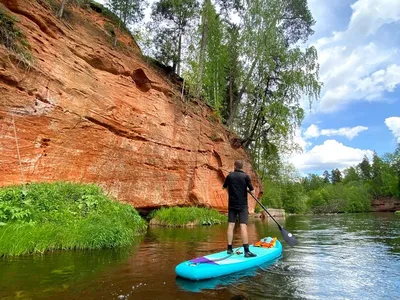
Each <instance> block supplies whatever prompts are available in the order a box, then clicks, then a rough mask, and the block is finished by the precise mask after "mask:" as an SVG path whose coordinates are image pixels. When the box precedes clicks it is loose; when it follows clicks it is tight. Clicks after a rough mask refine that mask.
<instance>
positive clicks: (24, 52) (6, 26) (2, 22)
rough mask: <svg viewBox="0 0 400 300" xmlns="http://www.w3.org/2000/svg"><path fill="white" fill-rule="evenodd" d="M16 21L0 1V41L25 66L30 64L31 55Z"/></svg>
mask: <svg viewBox="0 0 400 300" xmlns="http://www.w3.org/2000/svg"><path fill="white" fill-rule="evenodd" d="M16 23H17V20H16V19H15V18H13V17H11V16H10V15H9V14H8V13H7V11H6V8H5V7H4V6H3V4H1V3H0V43H1V44H3V45H4V46H5V47H6V48H7V49H9V50H11V51H12V52H14V53H16V54H17V57H18V58H19V59H20V60H21V62H22V63H23V64H24V65H25V66H30V64H31V63H32V62H33V57H32V55H31V53H30V51H29V43H28V42H27V40H26V38H25V35H24V34H23V33H22V32H21V31H20V29H19V28H18V26H17V25H16Z"/></svg>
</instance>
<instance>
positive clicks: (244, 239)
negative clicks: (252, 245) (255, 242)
mask: <svg viewBox="0 0 400 300" xmlns="http://www.w3.org/2000/svg"><path fill="white" fill-rule="evenodd" d="M240 234H241V236H242V242H243V244H248V243H249V235H248V233H247V224H244V223H240Z"/></svg>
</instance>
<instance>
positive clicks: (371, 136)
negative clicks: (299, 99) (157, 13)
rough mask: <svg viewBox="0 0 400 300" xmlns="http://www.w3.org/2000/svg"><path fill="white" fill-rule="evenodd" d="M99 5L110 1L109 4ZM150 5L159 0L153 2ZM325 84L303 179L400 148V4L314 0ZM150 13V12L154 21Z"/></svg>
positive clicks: (309, 130) (309, 126)
mask: <svg viewBox="0 0 400 300" xmlns="http://www.w3.org/2000/svg"><path fill="white" fill-rule="evenodd" d="M99 2H101V3H104V0H100V1H99ZM149 2H150V3H152V2H154V0H149ZM308 4H309V7H310V10H311V12H312V14H313V17H314V19H315V20H316V25H315V26H314V30H315V34H314V35H313V36H312V37H311V38H310V39H309V41H308V42H307V45H306V46H314V47H316V48H317V51H318V57H319V58H318V60H319V64H320V80H321V81H322V82H323V84H324V86H323V89H322V92H321V98H320V99H319V101H317V102H316V103H314V104H313V106H312V110H311V111H310V110H309V109H308V105H306V102H307V99H304V100H305V101H304V102H305V105H304V107H305V108H306V118H305V120H304V122H303V124H302V126H301V128H299V130H298V131H297V134H296V137H295V141H296V142H297V143H298V144H299V145H300V146H301V147H302V149H303V151H302V153H295V154H293V155H292V156H291V157H290V158H289V161H290V162H291V163H292V164H293V165H294V166H295V167H296V168H297V169H298V170H299V171H300V172H301V173H302V174H307V173H310V172H312V173H322V172H323V171H324V170H325V169H326V170H328V171H331V170H332V169H334V168H339V169H341V170H342V169H344V168H346V167H349V166H352V165H356V164H358V163H359V162H360V161H361V160H362V158H363V157H364V155H367V156H369V157H371V156H372V153H373V151H376V152H377V153H378V155H382V154H384V153H386V152H393V151H394V149H395V148H396V145H397V143H398V142H399V143H400V0H308ZM148 11H149V9H148V10H147V11H146V15H148Z"/></svg>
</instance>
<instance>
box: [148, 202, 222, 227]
mask: <svg viewBox="0 0 400 300" xmlns="http://www.w3.org/2000/svg"><path fill="white" fill-rule="evenodd" d="M149 217H150V218H151V219H153V221H152V222H154V223H156V224H158V225H163V226H171V227H173V226H188V225H213V224H221V223H223V222H226V216H224V215H222V214H220V213H219V212H218V211H216V210H215V209H207V208H201V207H171V208H160V209H158V210H155V211H153V212H152V213H151V214H150V216H149Z"/></svg>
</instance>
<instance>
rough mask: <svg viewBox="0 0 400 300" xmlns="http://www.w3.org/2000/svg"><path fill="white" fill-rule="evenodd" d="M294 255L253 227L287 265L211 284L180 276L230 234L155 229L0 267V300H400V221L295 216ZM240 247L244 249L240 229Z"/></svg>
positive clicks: (264, 226)
mask: <svg viewBox="0 0 400 300" xmlns="http://www.w3.org/2000/svg"><path fill="white" fill-rule="evenodd" d="M279 222H280V223H281V224H282V225H283V226H284V227H285V228H286V229H288V230H289V231H291V232H292V233H293V234H295V235H296V237H297V239H298V240H299V244H298V245H297V246H295V247H289V246H288V245H287V244H286V243H285V242H284V241H283V240H282V239H281V236H280V232H279V230H278V228H277V226H276V225H275V224H274V223H273V222H271V221H266V220H259V219H257V220H254V222H252V223H251V224H250V225H249V237H250V240H251V241H253V242H254V241H257V240H258V239H259V238H262V237H265V236H276V237H278V238H279V239H280V240H281V241H282V244H283V247H284V251H283V257H282V258H281V259H279V260H277V261H275V262H272V263H270V264H267V265H261V266H259V267H257V268H253V269H249V270H247V271H245V272H241V273H237V274H232V275H230V276H224V277H220V278H215V279H211V280H206V281H199V282H192V281H187V280H184V279H181V278H177V277H176V275H175V266H176V265H177V264H178V263H180V262H182V261H184V260H187V259H190V258H193V257H197V256H202V255H205V254H208V253H210V252H215V251H220V250H221V249H225V247H226V226H225V225H221V226H213V227H195V228H177V229H171V228H164V227H152V228H149V230H148V232H147V234H146V235H145V236H144V237H143V240H142V241H141V242H140V243H137V244H136V245H135V246H133V247H132V248H129V249H114V250H101V251H75V252H74V251H70V252H56V253H49V254H45V255H42V256H25V257H17V258H12V259H2V260H0V299H2V300H3V299H55V298H57V299H279V298H282V299H400V279H399V278H400V275H399V274H400V271H399V270H400V216H395V215H394V214H389V213H387V214H353V215H329V216H293V217H288V218H286V219H280V220H279ZM235 230H236V231H235V239H234V246H241V241H240V233H239V228H236V229H235Z"/></svg>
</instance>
